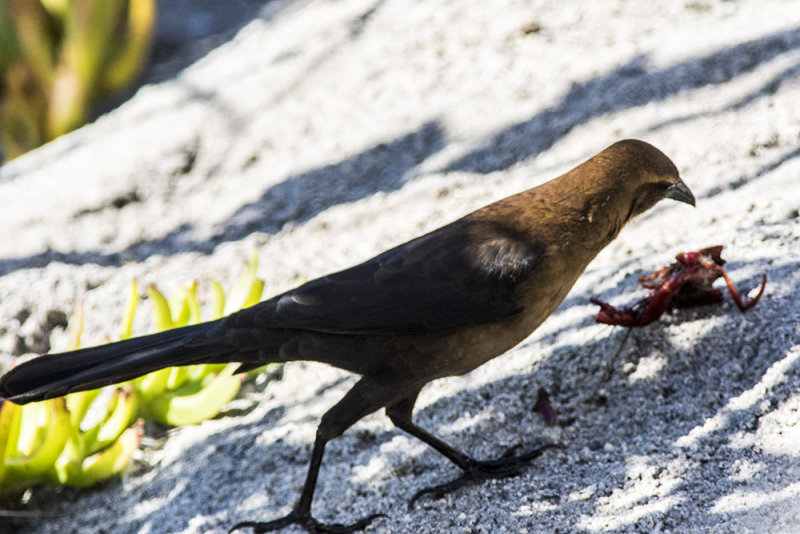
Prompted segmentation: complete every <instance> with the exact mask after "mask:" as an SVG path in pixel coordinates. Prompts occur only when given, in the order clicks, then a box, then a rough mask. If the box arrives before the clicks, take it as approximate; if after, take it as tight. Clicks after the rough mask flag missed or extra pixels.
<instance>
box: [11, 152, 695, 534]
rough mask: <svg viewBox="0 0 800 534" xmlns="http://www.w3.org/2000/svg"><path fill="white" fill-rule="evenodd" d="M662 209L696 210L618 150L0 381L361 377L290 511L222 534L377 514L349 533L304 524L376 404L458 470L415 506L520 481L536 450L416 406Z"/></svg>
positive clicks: (674, 180)
mask: <svg viewBox="0 0 800 534" xmlns="http://www.w3.org/2000/svg"><path fill="white" fill-rule="evenodd" d="M664 198H671V199H674V200H678V201H681V202H685V203H688V204H691V205H694V202H695V201H694V196H693V195H692V193H691V191H690V190H689V188H688V187H687V186H686V184H685V183H684V182H683V181H682V180H681V179H680V176H679V174H678V169H677V168H676V167H675V165H674V164H673V163H672V161H670V159H669V158H668V157H667V156H665V155H664V154H663V153H662V152H661V151H659V150H658V149H657V148H655V147H653V146H652V145H650V144H647V143H645V142H643V141H637V140H625V141H620V142H617V143H615V144H613V145H612V146H610V147H609V148H607V149H606V150H604V151H602V152H600V153H599V154H597V155H596V156H594V157H592V158H591V159H589V160H588V161H586V162H584V163H582V164H581V165H579V166H578V167H576V168H574V169H572V170H571V171H569V172H567V173H566V174H563V175H562V176H559V177H558V178H555V179H553V180H551V181H549V182H546V183H544V184H542V185H539V186H537V187H534V188H532V189H529V190H527V191H523V192H521V193H518V194H516V195H512V196H510V197H508V198H505V199H502V200H499V201H497V202H495V203H493V204H489V205H488V206H485V207H483V208H481V209H478V210H476V211H474V212H472V213H470V214H468V215H466V216H464V217H462V218H460V219H458V220H456V221H454V222H452V223H450V224H448V225H446V226H443V227H441V228H439V229H437V230H434V231H432V232H430V233H428V234H425V235H423V236H421V237H418V238H416V239H412V240H411V241H409V242H407V243H404V244H402V245H399V246H397V247H394V248H392V249H390V250H388V251H386V252H384V253H382V254H380V255H378V256H376V257H374V258H372V259H370V260H367V261H365V262H364V263H361V264H359V265H356V266H354V267H350V268H349V269H345V270H343V271H340V272H337V273H334V274H330V275H327V276H323V277H321V278H318V279H316V280H312V281H311V282H308V283H306V284H303V285H301V286H300V287H298V288H296V289H293V290H291V291H287V292H286V293H283V294H281V295H277V296H275V297H273V298H271V299H269V300H267V301H264V302H261V303H259V304H256V305H255V306H252V307H250V308H247V309H244V310H242V311H239V312H237V313H234V314H232V315H230V316H228V317H225V318H222V319H219V320H216V321H211V322H207V323H203V324H199V325H194V326H187V327H184V328H179V329H176V330H170V331H166V332H162V333H158V334H153V335H148V336H143V337H139V338H133V339H129V340H126V341H120V342H118V343H111V344H108V345H103V346H99V347H92V348H85V349H81V350H77V351H74V352H69V353H65V354H54V355H45V356H41V357H39V358H36V359H33V360H31V361H29V362H26V363H23V364H21V365H19V366H18V367H16V368H14V369H12V370H11V371H10V372H9V373H7V374H6V375H5V376H3V377H2V379H0V397H3V398H6V399H8V400H10V401H11V402H15V403H26V402H31V401H38V400H42V399H47V398H51V397H56V396H61V395H64V394H66V393H70V392H73V391H80V390H86V389H92V388H97V387H100V386H105V385H108V384H113V383H116V382H121V381H125V380H129V379H132V378H135V377H137V376H140V375H142V374H145V373H148V372H151V371H155V370H157V369H161V368H163V367H169V366H175V365H189V364H197V363H223V362H241V363H242V366H241V367H240V370H241V371H246V370H249V369H254V368H256V367H258V366H261V365H264V364H266V363H272V362H288V361H294V360H309V361H317V362H324V363H327V364H330V365H333V366H336V367H339V368H342V369H345V370H347V371H351V372H353V373H357V374H359V375H361V378H360V380H359V381H358V382H357V383H356V384H355V385H354V386H353V387H352V389H350V391H348V392H347V394H346V395H345V396H344V397H343V398H342V399H341V400H340V401H339V402H338V403H337V404H336V405H335V406H333V407H332V408H331V409H330V410H329V411H328V412H327V413H325V415H323V416H322V420H321V421H320V424H319V427H318V429H317V434H316V439H315V441H314V446H313V449H312V453H311V460H310V465H309V469H308V474H307V476H306V481H305V485H304V486H303V489H302V492H301V495H300V499H299V500H298V501H297V503H296V504H295V506H294V508H293V510H292V511H291V512H290V513H289V514H288V515H287V516H285V517H283V518H280V519H276V520H273V521H269V522H257V521H246V522H243V523H239V524H237V525H236V526H234V527H233V529H232V530H236V529H243V528H247V527H249V528H252V529H253V530H254V531H255V532H268V531H272V530H277V529H280V528H283V527H285V526H288V525H292V524H296V525H298V526H300V527H302V528H304V529H306V530H307V531H310V532H352V531H355V530H360V529H363V528H364V527H366V525H368V524H369V523H370V522H371V521H372V520H374V519H375V518H376V517H380V515H381V514H376V515H372V516H369V517H365V518H363V519H361V520H360V521H357V522H356V523H353V524H351V525H339V524H335V525H326V524H323V523H320V522H318V521H317V520H315V519H314V518H313V517H312V516H311V502H312V499H313V496H314V489H315V486H316V483H317V475H318V473H319V468H320V464H321V463H322V457H323V453H324V450H325V444H326V443H328V441H330V440H332V439H334V438H336V437H337V436H339V435H341V434H342V433H343V432H344V431H345V430H346V429H347V428H349V427H350V426H351V425H353V424H354V423H355V422H356V421H358V420H359V419H361V418H362V417H364V416H365V415H367V414H369V413H372V412H374V411H376V410H379V409H381V408H384V409H385V410H386V415H387V416H388V417H389V419H390V420H391V421H392V423H394V425H395V426H397V427H398V428H400V429H402V430H404V431H406V432H408V433H409V434H411V435H412V436H414V437H416V438H418V439H420V440H422V441H423V442H425V443H427V444H428V445H430V446H431V447H433V448H434V449H435V450H437V451H438V452H440V453H441V454H442V455H444V456H445V457H447V458H448V459H449V460H451V461H452V462H453V463H455V464H456V465H457V466H458V467H460V468H461V470H462V471H463V475H462V476H461V477H460V478H458V479H456V480H455V481H452V482H448V483H446V484H442V485H440V486H437V487H435V488H432V489H429V490H423V491H422V492H420V493H419V494H417V495H416V496H415V498H416V497H418V496H419V495H421V494H424V493H427V492H433V493H437V494H441V493H444V492H446V491H449V490H452V489H454V488H456V487H458V486H460V485H462V484H463V483H466V482H468V481H474V480H481V479H486V478H500V477H507V476H513V475H515V474H517V472H518V471H519V470H520V469H521V467H522V466H523V465H524V464H525V463H526V462H529V461H530V460H532V459H533V458H535V457H537V456H539V455H540V454H541V453H542V451H543V450H544V449H545V448H546V447H539V448H536V449H534V450H532V451H530V452H527V453H524V454H521V455H517V456H511V455H509V456H504V457H501V458H499V459H496V460H487V461H479V460H475V459H473V458H471V457H470V456H468V455H466V454H464V453H462V452H460V451H458V450H456V449H455V448H453V447H451V446H450V445H448V444H447V443H445V442H443V441H442V440H440V439H438V438H437V437H435V436H433V435H432V434H430V433H429V432H428V431H426V430H424V429H422V428H421V427H419V426H417V425H416V424H415V423H414V422H413V421H412V410H413V407H414V403H415V401H416V399H417V395H418V394H419V392H420V390H421V389H422V387H423V386H424V385H425V384H427V383H428V382H430V381H432V380H435V379H437V378H441V377H446V376H454V375H461V374H464V373H467V372H469V371H471V370H473V369H475V368H476V367H478V366H479V365H481V364H483V363H485V362H487V361H489V360H491V359H492V358H494V357H496V356H498V355H500V354H502V353H504V352H505V351H507V350H508V349H510V348H511V347H513V346H514V345H516V344H517V343H519V342H520V341H522V340H523V339H525V338H526V337H527V336H528V335H529V334H530V333H531V332H533V331H534V330H535V329H536V328H537V327H538V326H539V325H540V324H541V323H542V322H543V321H544V320H545V319H546V318H547V317H548V316H549V315H550V314H551V313H552V312H553V311H554V310H555V309H556V307H557V306H558V305H559V303H560V302H561V301H562V300H563V299H564V297H565V296H566V295H567V292H568V291H569V290H570V288H571V287H572V285H573V284H574V283H575V280H576V279H577V278H578V276H580V274H581V273H582V272H583V271H584V269H585V268H586V266H587V265H588V264H589V262H590V261H591V260H592V259H593V258H594V257H595V256H596V255H597V253H598V252H600V251H601V250H602V249H603V247H605V246H606V245H607V244H608V243H610V242H611V241H612V240H613V239H614V238H615V237H616V236H617V234H618V233H619V232H620V230H621V229H622V227H623V226H624V225H625V224H626V223H627V222H628V221H630V220H631V219H632V218H634V217H635V216H636V215H639V214H640V213H642V212H644V211H645V210H647V209H649V208H650V207H652V206H653V205H654V204H656V203H657V202H658V201H660V200H662V199H664Z"/></svg>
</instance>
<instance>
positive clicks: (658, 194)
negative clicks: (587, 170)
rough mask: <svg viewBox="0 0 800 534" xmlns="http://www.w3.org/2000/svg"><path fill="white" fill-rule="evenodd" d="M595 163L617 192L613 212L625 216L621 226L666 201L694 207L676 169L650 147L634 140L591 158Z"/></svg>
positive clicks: (615, 145)
mask: <svg viewBox="0 0 800 534" xmlns="http://www.w3.org/2000/svg"><path fill="white" fill-rule="evenodd" d="M595 159H597V160H598V161H597V163H599V164H600V165H602V166H603V167H605V169H604V173H603V174H604V175H605V176H604V178H605V180H607V181H608V182H609V183H608V185H609V186H611V187H613V188H615V189H616V191H617V199H616V200H617V202H619V204H618V205H617V206H616V208H617V210H618V212H619V213H620V214H624V215H625V220H624V221H623V223H625V222H627V221H629V220H630V219H632V218H634V217H636V216H637V215H639V214H640V213H643V212H645V211H647V210H648V209H650V208H651V207H653V206H654V205H655V204H656V203H657V202H659V201H660V200H663V199H665V198H670V199H673V200H677V201H679V202H685V203H686V204H691V205H692V206H694V205H695V200H694V195H693V194H692V192H691V190H690V189H689V187H688V186H687V185H686V184H685V183H684V182H683V180H681V177H680V173H679V172H678V168H677V167H676V166H675V164H674V163H672V160H670V159H669V158H668V157H667V156H666V155H665V154H664V153H663V152H661V151H660V150H659V149H657V148H656V147H654V146H653V145H651V144H649V143H645V142H644V141H639V140H636V139H626V140H624V141H619V142H617V143H614V144H613V145H611V146H610V147H608V148H607V149H605V150H604V151H603V152H601V153H600V154H598V155H597V156H595V157H594V158H592V160H595ZM590 161H591V160H590ZM617 202H614V203H615V204H616V203H617Z"/></svg>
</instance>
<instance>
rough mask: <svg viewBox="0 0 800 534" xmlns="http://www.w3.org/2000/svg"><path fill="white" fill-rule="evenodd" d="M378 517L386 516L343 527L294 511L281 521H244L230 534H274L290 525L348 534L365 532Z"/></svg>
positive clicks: (317, 533) (314, 532) (315, 533)
mask: <svg viewBox="0 0 800 534" xmlns="http://www.w3.org/2000/svg"><path fill="white" fill-rule="evenodd" d="M378 517H386V515H385V514H372V515H370V516H367V517H364V518H361V519H359V520H358V521H356V522H355V523H353V524H351V525H342V524H340V523H334V524H330V525H328V524H325V523H320V522H319V521H317V520H316V519H314V518H313V517H311V515H310V514H308V513H299V512H297V511H292V512H291V513H290V514H289V515H287V516H285V517H281V518H280V519H274V520H272V521H266V522H261V521H242V522H241V523H236V524H235V525H234V526H233V528H231V529H230V530H229V531H228V534H230V533H231V532H234V531H236V530H242V529H246V528H250V529H253V534H263V533H264V532H273V531H276V530H279V529H282V528H284V527H288V526H289V525H297V526H299V527H300V528H302V529H304V530H305V531H306V532H310V533H311V534H320V533H325V534H346V533H348V532H358V531H359V530H364V529H365V528H367V525H369V524H370V523H371V522H372V521H373V520H374V519H377V518H378Z"/></svg>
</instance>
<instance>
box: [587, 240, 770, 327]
mask: <svg viewBox="0 0 800 534" xmlns="http://www.w3.org/2000/svg"><path fill="white" fill-rule="evenodd" d="M721 253H722V246H721V245H718V246H716V247H708V248H704V249H702V250H698V251H697V252H682V253H680V254H678V255H677V256H675V259H676V260H677V261H676V262H675V263H673V264H671V265H667V266H666V267H662V268H661V269H659V270H657V271H655V272H654V273H653V274H651V275H649V276H643V277H641V278H639V283H640V284H641V285H642V287H644V288H647V289H649V290H650V294H649V295H648V296H646V297H644V298H643V299H641V300H640V301H639V302H637V303H636V304H634V305H633V306H630V307H628V306H625V307H624V308H622V309H618V308H615V307H613V306H611V305H610V304H608V303H607V302H603V301H602V300H600V299H596V298H591V299H589V301H590V302H591V303H592V304H597V305H598V306H600V311H599V312H598V313H597V317H595V321H596V322H598V323H605V324H610V325H620V326H645V325H648V324H650V323H652V322H653V321H655V320H656V319H658V318H659V317H661V314H662V313H664V312H665V311H667V310H669V309H672V308H689V307H691V306H702V305H703V304H713V303H715V302H719V301H720V300H722V291H721V290H719V289H716V288H714V287H712V284H713V283H714V281H715V280H716V279H717V278H723V279H724V280H725V284H726V285H727V286H728V291H729V292H730V294H731V297H732V298H733V301H734V302H735V303H736V306H737V307H738V308H739V310H741V311H742V312H745V311H747V310H749V309H750V308H752V307H753V306H755V305H756V304H757V303H758V300H759V299H760V298H761V295H763V294H764V287H766V285H767V275H762V278H761V289H760V290H759V291H758V294H757V295H756V296H755V297H754V298H753V299H752V300H750V301H749V302H744V301H743V300H742V297H741V295H740V294H739V292H738V291H737V290H736V287H735V286H734V285H733V282H731V280H730V278H728V275H727V274H726V273H725V271H724V270H723V269H722V266H723V265H725V260H723V259H722V258H721V257H720V254H721Z"/></svg>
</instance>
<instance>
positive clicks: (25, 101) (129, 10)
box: [0, 0, 156, 159]
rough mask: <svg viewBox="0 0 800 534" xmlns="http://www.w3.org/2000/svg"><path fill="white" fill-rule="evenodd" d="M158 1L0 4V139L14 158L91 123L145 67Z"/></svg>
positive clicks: (12, 0)
mask: <svg viewBox="0 0 800 534" xmlns="http://www.w3.org/2000/svg"><path fill="white" fill-rule="evenodd" d="M155 13H156V6H155V0H0V77H2V85H1V86H0V95H2V100H0V139H1V140H2V143H3V151H4V152H5V156H6V158H7V159H11V158H14V157H16V156H18V155H20V154H22V153H24V152H26V151H28V150H31V149H33V148H35V147H37V146H39V145H42V144H44V143H45V142H47V141H49V140H51V139H54V138H56V137H58V136H59V135H62V134H64V133H67V132H69V131H71V130H74V129H76V128H78V127H80V126H81V125H83V124H85V123H86V121H87V120H89V116H90V112H91V105H92V104H93V103H94V102H95V101H97V100H98V99H99V98H101V97H103V96H105V95H108V94H111V93H113V92H116V91H119V90H120V89H122V88H124V87H126V86H127V85H128V84H129V83H131V81H133V79H134V78H135V77H136V76H137V75H138V73H139V72H140V71H141V69H142V67H143V66H144V63H145V60H146V58H147V55H148V53H149V50H150V43H151V41H152V35H153V28H154V21H155Z"/></svg>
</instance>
